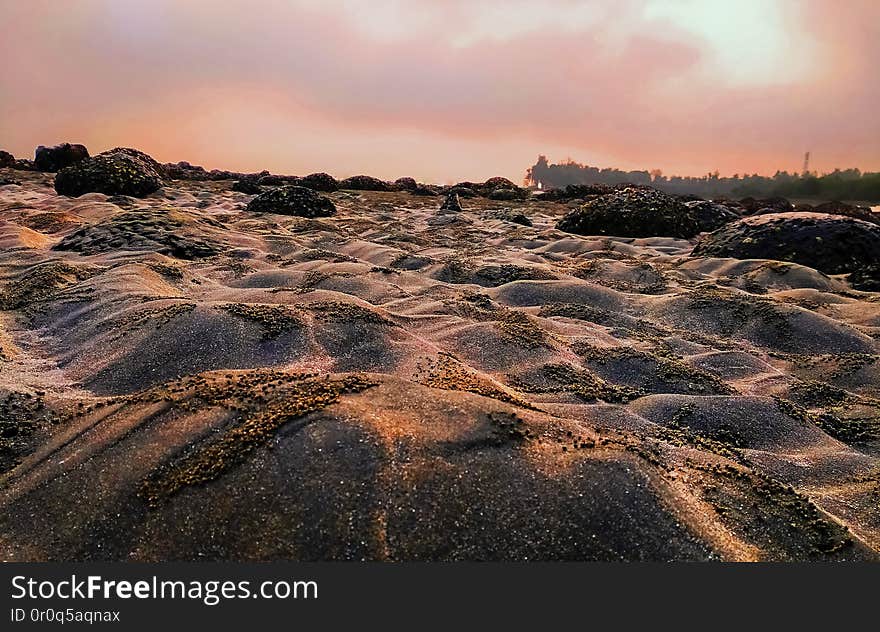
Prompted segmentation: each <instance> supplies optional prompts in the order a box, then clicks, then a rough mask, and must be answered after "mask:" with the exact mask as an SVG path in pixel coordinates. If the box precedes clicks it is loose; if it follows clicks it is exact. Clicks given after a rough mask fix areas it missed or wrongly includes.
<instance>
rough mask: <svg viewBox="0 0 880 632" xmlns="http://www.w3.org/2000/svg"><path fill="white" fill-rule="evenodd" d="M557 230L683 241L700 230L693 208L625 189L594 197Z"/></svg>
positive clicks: (669, 198) (649, 191)
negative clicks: (668, 238) (677, 238)
mask: <svg viewBox="0 0 880 632" xmlns="http://www.w3.org/2000/svg"><path fill="white" fill-rule="evenodd" d="M556 228H558V229H559V230H563V231H565V232H568V233H575V234H578V235H614V236H617V237H680V238H685V239H688V238H690V237H693V236H694V235H696V234H698V233H700V232H701V230H702V229H701V221H700V220H699V219H698V216H697V212H696V211H695V210H694V209H691V208H689V207H688V206H687V205H686V204H685V203H684V202H682V201H681V200H679V199H678V198H676V197H673V196H671V195H667V194H665V193H662V192H660V191H657V190H656V189H649V188H625V189H621V190H615V191H612V192H611V193H607V194H605V195H599V196H596V197H594V198H592V199H590V200H587V201H586V202H585V203H584V204H583V205H581V206H580V207H578V208H576V209H574V210H572V211H570V212H569V213H567V214H566V215H565V216H564V217H563V218H562V219H561V220H559V222H558V223H557V224H556Z"/></svg>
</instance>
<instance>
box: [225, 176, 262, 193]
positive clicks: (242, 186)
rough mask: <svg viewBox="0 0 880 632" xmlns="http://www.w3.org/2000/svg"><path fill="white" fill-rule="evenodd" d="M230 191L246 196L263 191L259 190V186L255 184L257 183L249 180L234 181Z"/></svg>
mask: <svg viewBox="0 0 880 632" xmlns="http://www.w3.org/2000/svg"><path fill="white" fill-rule="evenodd" d="M232 190H233V191H238V192H239V193H246V194H247V195H257V194H259V193H262V191H263V189H261V188H260V185H259V184H257V181H256V180H253V179H251V178H242V179H241V180H236V181H235V182H233V183H232Z"/></svg>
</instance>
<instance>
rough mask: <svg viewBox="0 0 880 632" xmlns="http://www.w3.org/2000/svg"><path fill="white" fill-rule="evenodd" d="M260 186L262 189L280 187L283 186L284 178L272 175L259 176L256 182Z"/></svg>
mask: <svg viewBox="0 0 880 632" xmlns="http://www.w3.org/2000/svg"><path fill="white" fill-rule="evenodd" d="M257 182H258V184H259V185H260V186H264V187H280V186H282V185H283V184H284V178H282V177H281V176H276V175H272V174H267V175H265V176H261V177H260V179H259V180H258V181H257Z"/></svg>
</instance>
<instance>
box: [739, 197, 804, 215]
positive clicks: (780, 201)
mask: <svg viewBox="0 0 880 632" xmlns="http://www.w3.org/2000/svg"><path fill="white" fill-rule="evenodd" d="M739 205H740V206H741V207H742V208H743V209H745V213H744V215H752V214H754V213H757V212H758V211H760V210H761V209H765V208H772V209H776V212H777V213H785V212H788V211H790V210H792V208H793V207H792V205H791V202H789V201H788V200H786V199H785V198H784V197H770V198H762V199H760V200H756V199H755V198H752V197H745V198H742V199H741V200H740V201H739Z"/></svg>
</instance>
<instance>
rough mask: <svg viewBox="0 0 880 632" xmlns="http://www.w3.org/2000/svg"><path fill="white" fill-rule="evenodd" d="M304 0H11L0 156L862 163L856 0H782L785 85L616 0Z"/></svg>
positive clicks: (879, 137)
mask: <svg viewBox="0 0 880 632" xmlns="http://www.w3.org/2000/svg"><path fill="white" fill-rule="evenodd" d="M377 1H378V0H377ZM306 4H307V6H305V7H303V6H296V5H293V4H291V3H286V2H263V3H256V2H249V3H235V2H233V3H213V2H211V3H208V2H204V1H193V2H187V3H171V2H164V3H163V2H155V3H153V2H151V3H146V2H140V3H138V2H123V1H114V2H109V1H104V2H101V1H98V0H92V1H91V2H78V3H77V4H76V5H74V6H72V7H71V6H69V7H67V8H66V9H65V10H64V11H59V10H57V9H56V8H55V7H57V5H56V4H55V3H51V2H42V3H41V2H31V3H14V4H12V6H11V8H10V10H9V11H8V13H9V16H8V20H7V22H8V24H10V25H12V28H10V29H9V35H8V36H7V37H6V38H4V41H3V42H2V43H0V46H2V48H3V50H2V51H0V52H2V54H3V56H4V59H7V60H8V59H12V60H14V63H9V64H6V65H4V67H3V68H2V69H0V92H2V94H3V95H4V98H3V100H2V102H0V139H2V141H0V142H2V143H3V144H6V145H7V148H8V149H11V150H12V151H13V152H14V153H16V154H17V155H26V154H28V153H30V151H32V148H33V146H34V145H36V144H38V143H47V142H56V141H59V140H65V139H69V140H72V141H80V142H86V143H87V144H93V145H95V146H96V149H100V148H101V147H103V146H107V145H115V144H120V143H125V144H131V145H138V146H140V147H141V148H143V149H144V150H146V151H150V152H152V153H154V154H156V155H157V156H158V157H160V158H161V159H165V160H178V159H189V160H200V161H202V162H204V163H205V164H207V165H209V166H228V167H232V168H241V169H260V168H263V167H266V168H271V169H275V170H280V171H308V170H312V169H318V168H321V169H326V170H329V171H333V172H336V173H337V174H339V175H348V174H350V173H352V172H370V173H375V174H377V175H380V176H384V177H392V176H397V175H403V173H404V172H403V171H401V170H405V169H407V168H409V169H414V170H417V171H418V173H419V174H420V176H421V177H424V178H426V179H434V180H441V181H442V180H449V179H457V178H465V177H471V178H478V177H482V176H484V175H494V174H496V173H502V174H504V175H507V176H508V177H512V178H518V177H520V176H521V173H522V170H523V169H524V168H525V167H526V166H527V165H528V164H530V163H531V161H532V160H533V159H534V155H535V154H536V153H537V152H539V151H545V152H548V153H550V154H551V156H553V154H554V152H563V151H564V152H568V153H570V154H571V156H572V157H574V158H576V159H580V160H585V161H592V162H598V161H600V160H604V161H609V162H612V163H613V164H616V165H619V166H623V167H629V168H634V167H644V168H651V167H661V168H663V169H664V170H665V171H666V172H667V173H669V172H674V171H684V172H695V171H696V172H703V171H707V170H712V169H716V168H717V169H720V170H722V171H724V172H731V173H732V172H734V171H739V172H743V171H749V172H751V171H764V172H766V171H770V172H772V171H774V170H775V169H776V168H786V167H787V168H789V169H792V168H795V167H796V165H797V162H798V160H799V157H800V155H801V154H802V153H803V151H805V150H807V149H810V150H812V151H813V153H814V155H815V156H816V159H817V163H818V166H819V167H820V168H822V167H824V168H832V167H834V166H850V165H857V166H860V167H861V168H863V169H880V151H878V149H880V122H878V120H880V119H878V117H877V116H876V115H875V113H874V111H875V109H876V103H877V102H878V101H877V97H878V96H880V79H878V75H877V73H876V71H875V69H874V68H872V67H871V60H872V59H873V60H876V59H880V45H878V41H880V38H878V37H877V35H878V34H877V28H878V27H877V24H880V10H878V8H877V5H876V4H874V3H871V2H858V1H855V2H852V3H851V4H848V5H847V7H848V8H849V10H848V11H846V12H844V11H840V10H839V8H836V7H837V6H838V5H835V4H834V3H831V2H818V1H816V2H810V3H798V4H790V3H785V4H784V5H782V6H783V8H784V10H785V11H786V14H787V15H788V16H789V17H788V19H789V21H790V28H791V29H793V31H795V32H797V33H799V34H801V36H802V37H804V38H809V40H810V42H811V43H813V44H815V47H816V49H817V50H820V51H821V52H822V57H821V59H819V60H817V62H816V63H815V64H814V65H813V66H812V67H811V71H810V73H809V74H808V75H807V77H806V78H799V80H798V81H797V82H795V83H792V82H791V81H788V80H786V77H784V76H782V77H780V80H779V81H778V82H777V83H776V84H773V83H769V84H768V83H767V82H766V81H765V82H761V83H756V84H755V85H749V84H748V83H746V84H743V83H742V82H741V81H739V82H733V81H730V80H728V78H727V77H726V76H725V74H724V72H723V69H721V68H717V69H716V71H715V72H714V73H711V72H710V73H707V72H706V67H707V65H709V67H711V64H712V63H713V62H712V60H713V52H715V49H713V46H715V45H716V44H713V42H712V41H709V40H708V39H706V38H701V37H699V36H697V35H695V34H694V33H693V31H689V30H688V29H686V28H684V27H683V26H682V25H678V24H675V23H673V22H670V21H668V20H660V19H648V18H646V17H644V13H643V12H642V8H643V4H644V3H643V2H638V1H635V0H625V1H623V2H619V3H615V5H614V11H611V10H609V6H610V5H608V4H607V3H599V4H598V5H596V6H597V7H598V8H597V9H596V10H595V11H593V12H591V11H587V10H585V9H584V6H586V7H587V9H589V8H590V6H592V5H589V6H588V5H583V3H577V2H572V1H571V0H557V2H556V3H555V4H554V3H552V2H551V3H541V4H540V5H537V4H535V5H534V6H535V9H534V11H536V12H537V11H542V12H547V11H553V8H554V7H556V10H557V12H558V20H554V19H553V18H552V14H551V17H548V16H547V15H545V14H544V13H542V14H541V18H540V19H536V20H535V21H534V26H532V25H531V22H529V21H528V20H527V19H526V18H527V17H528V16H529V13H528V11H527V9H528V6H529V5H527V4H525V3H515V5H516V6H515V11H514V10H512V11H513V12H512V13H511V14H510V16H511V17H510V19H511V24H510V25H509V26H510V28H508V29H506V30H505V29H495V30H493V29H492V28H491V25H488V26H487V25H486V24H484V23H483V22H481V21H480V15H482V14H477V13H476V12H475V11H474V10H473V3H456V4H453V5H452V6H451V8H450V5H449V3H441V4H440V5H438V4H437V3H431V2H426V1H425V2H421V3H413V2H410V3H406V7H407V8H406V11H408V12H409V13H408V14H407V13H401V17H400V20H401V23H400V24H398V25H396V26H398V27H399V28H395V29H393V30H392V31H393V32H391V33H383V32H377V31H376V28H380V27H382V24H384V23H385V22H382V20H378V19H377V21H376V23H375V24H364V23H360V24H359V23H358V22H357V19H356V15H355V16H351V15H349V14H346V13H345V12H344V11H340V10H338V8H337V10H334V11H331V10H329V9H323V10H322V9H321V8H320V7H321V6H323V5H321V4H317V3H312V4H308V3H306ZM414 5H416V8H414ZM495 5H497V3H492V2H489V3H485V6H482V7H481V8H482V9H484V10H490V9H491V15H493V16H494V15H498V13H497V11H498V7H497V6H495ZM376 6H379V5H376ZM419 6H420V7H421V8H422V10H423V11H427V12H428V13H427V14H426V15H430V16H431V20H430V21H429V23H427V24H426V23H425V21H424V20H421V19H419V15H420V14H418V13H416V11H417V8H418V7H419ZM438 6H440V7H447V10H445V11H444V10H441V9H438ZM539 6H540V8H539ZM391 8H392V9H393V7H391ZM377 10H378V9H377ZM389 15H392V16H393V15H394V14H393V13H390V14H389ZM502 15H503V14H502ZM575 15H577V16H580V17H578V18H577V19H574V17H572V19H570V20H569V19H567V16H575ZM524 16H525V17H524ZM584 16H586V17H585V18H584V19H583V20H581V18H583V17H584ZM380 17H382V19H383V20H386V21H387V16H385V15H384V14H383V15H381V16H380ZM495 19H496V20H499V19H503V18H495ZM514 20H518V22H516V23H515V24H514ZM579 20H581V21H579ZM407 26H411V28H409V29H408V28H407ZM514 27H515V28H514ZM496 30H497V31H498V33H496V32H495V31H496ZM464 36H467V37H466V38H465V43H464V44H462V43H461V42H460V41H458V40H459V39H461V38H462V37H464ZM465 152H467V157H466V159H465V158H464V154H465ZM407 153H409V154H414V155H407ZM554 157H557V158H562V157H564V156H562V155H557V156H554ZM312 165H313V166H312ZM465 168H467V169H469V170H470V171H468V172H467V173H465V172H464V169H465ZM474 171H478V173H475V172H474Z"/></svg>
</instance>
